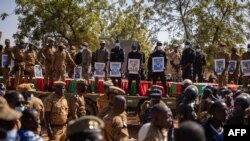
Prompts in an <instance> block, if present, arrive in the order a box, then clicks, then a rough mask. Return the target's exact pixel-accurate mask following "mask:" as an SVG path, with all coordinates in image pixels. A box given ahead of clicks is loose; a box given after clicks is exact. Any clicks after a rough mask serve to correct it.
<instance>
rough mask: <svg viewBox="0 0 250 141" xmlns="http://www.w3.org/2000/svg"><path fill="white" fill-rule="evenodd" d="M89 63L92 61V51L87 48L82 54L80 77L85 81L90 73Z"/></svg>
mask: <svg viewBox="0 0 250 141" xmlns="http://www.w3.org/2000/svg"><path fill="white" fill-rule="evenodd" d="M85 45H86V47H87V46H88V44H87V43H85ZM91 61H92V51H91V50H90V49H88V48H86V49H84V50H83V52H82V62H81V66H82V77H83V78H84V79H86V80H88V79H89V76H90V73H91Z"/></svg>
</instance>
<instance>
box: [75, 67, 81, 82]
mask: <svg viewBox="0 0 250 141" xmlns="http://www.w3.org/2000/svg"><path fill="white" fill-rule="evenodd" d="M81 78H82V67H81V66H77V67H75V68H74V79H75V80H79V79H81Z"/></svg>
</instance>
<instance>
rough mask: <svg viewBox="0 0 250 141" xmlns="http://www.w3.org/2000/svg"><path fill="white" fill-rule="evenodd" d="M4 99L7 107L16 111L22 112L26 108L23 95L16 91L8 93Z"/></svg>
mask: <svg viewBox="0 0 250 141" xmlns="http://www.w3.org/2000/svg"><path fill="white" fill-rule="evenodd" d="M4 98H5V99H6V101H7V102H8V104H9V106H10V107H11V108H13V109H15V110H16V111H19V112H23V111H24V110H25V109H26V108H27V101H26V100H25V99H24V97H23V95H22V94H21V93H19V92H17V91H8V92H7V93H6V94H5V95H4Z"/></svg>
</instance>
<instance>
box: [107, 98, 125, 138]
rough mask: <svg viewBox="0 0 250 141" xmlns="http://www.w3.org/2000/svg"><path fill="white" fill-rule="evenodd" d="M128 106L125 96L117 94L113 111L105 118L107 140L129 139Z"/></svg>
mask: <svg viewBox="0 0 250 141" xmlns="http://www.w3.org/2000/svg"><path fill="white" fill-rule="evenodd" d="M126 108H127V103H126V99H125V97H124V96H121V95H117V96H115V97H114V104H113V110H112V112H110V113H109V114H108V115H106V116H105V117H104V118H103V121H104V123H105V128H104V139H105V140H106V141H125V140H128V137H129V134H128V128H127V114H126V111H125V110H126Z"/></svg>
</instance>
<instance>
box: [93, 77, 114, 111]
mask: <svg viewBox="0 0 250 141" xmlns="http://www.w3.org/2000/svg"><path fill="white" fill-rule="evenodd" d="M110 86H114V84H113V83H112V82H111V81H105V82H104V83H103V89H104V94H101V95H100V96H99V97H98V98H97V107H98V109H99V111H101V110H102V109H103V108H104V107H106V106H108V104H109V103H108V92H109V87H110Z"/></svg>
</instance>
